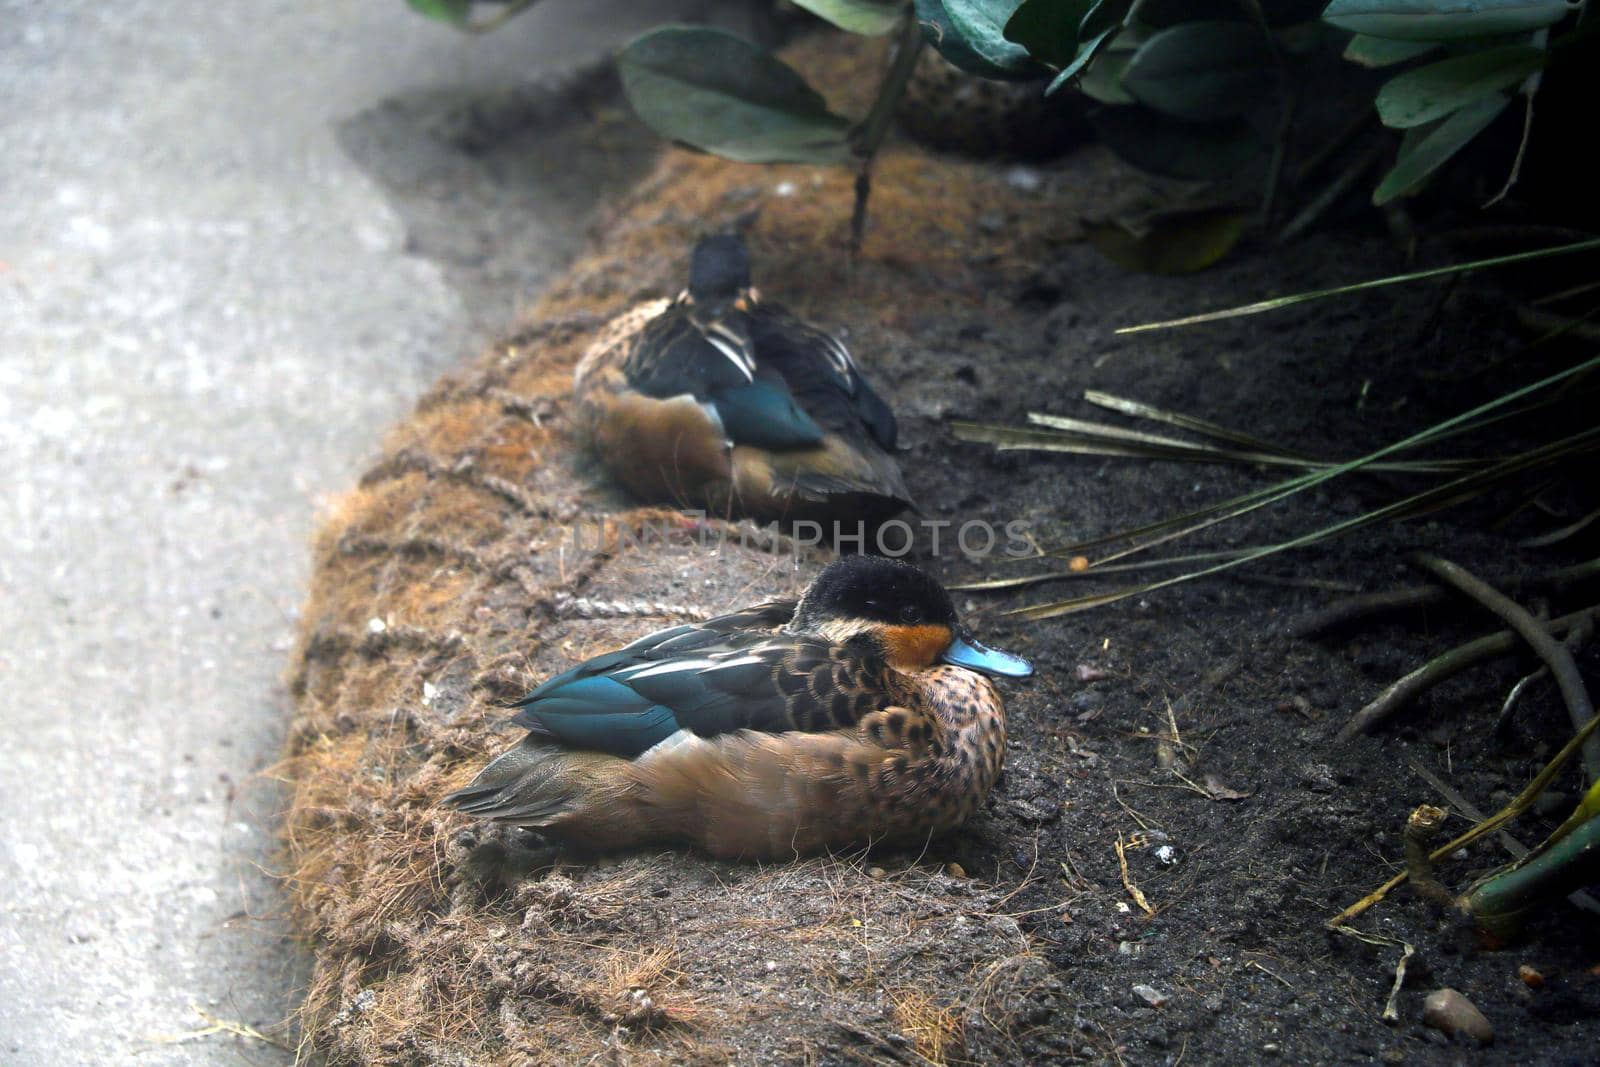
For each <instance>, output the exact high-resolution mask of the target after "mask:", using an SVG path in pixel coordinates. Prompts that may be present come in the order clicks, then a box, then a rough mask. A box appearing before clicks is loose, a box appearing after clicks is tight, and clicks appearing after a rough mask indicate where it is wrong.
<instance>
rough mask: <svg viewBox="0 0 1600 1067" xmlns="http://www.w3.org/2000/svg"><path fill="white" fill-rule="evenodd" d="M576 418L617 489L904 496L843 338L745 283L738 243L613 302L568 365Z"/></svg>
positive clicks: (789, 497) (824, 502)
mask: <svg viewBox="0 0 1600 1067" xmlns="http://www.w3.org/2000/svg"><path fill="white" fill-rule="evenodd" d="M573 393H574V395H575V396H576V398H577V400H578V415H577V421H578V428H579V431H580V433H581V435H582V436H583V437H584V438H586V439H587V441H588V443H589V444H590V446H591V447H592V448H593V449H594V451H595V452H596V454H598V455H599V457H600V459H601V460H602V462H604V463H605V465H606V467H607V469H608V470H609V471H610V472H611V474H612V476H613V477H615V478H616V479H617V480H618V481H619V482H621V483H622V484H623V486H624V487H626V488H627V489H628V491H629V492H631V493H633V494H634V495H636V496H639V497H643V498H645V499H650V500H668V501H673V502H676V503H694V504H701V505H704V506H705V507H707V508H708V509H709V510H711V511H713V512H715V513H718V514H730V515H749V516H752V517H755V518H758V519H763V520H765V519H802V518H809V519H827V518H835V517H847V518H866V519H868V520H869V521H870V520H875V519H883V518H887V517H888V516H889V515H892V514H893V513H894V512H896V511H899V510H900V509H902V508H904V507H906V506H907V505H909V504H910V503H911V494H910V492H909V491H908V490H907V489H906V486H905V482H904V481H903V480H902V478H901V475H900V469H899V466H898V465H897V464H896V463H895V460H894V458H893V456H892V453H893V451H894V448H895V438H896V426H895V420H894V415H893V414H892V413H891V412H890V411H889V408H888V407H887V405H885V404H884V403H883V401H882V400H881V399H879V397H878V395H877V394H876V393H875V392H874V391H873V390H872V387H871V385H870V384H868V382H867V381H866V379H865V378H864V377H863V376H862V374H861V372H860V369H859V368H858V367H857V366H856V363H855V361H854V360H853V359H852V358H851V356H850V353H849V351H848V350H846V349H845V347H844V345H843V344H841V343H840V342H839V340H838V339H837V338H835V337H833V336H832V335H830V334H828V333H826V332H824V331H822V330H819V329H817V328H816V327H814V326H811V325H810V324H808V323H806V322H804V321H802V320H801V319H799V318H798V317H796V316H795V315H793V314H791V313H789V312H788V311H786V310H785V309H783V308H782V307H780V306H778V305H776V304H773V303H770V302H767V301H763V300H762V299H761V296H760V294H759V293H758V292H757V290H756V289H755V288H753V287H752V286H751V285H750V279H749V266H748V261H747V259H746V257H745V251H744V246H743V244H742V243H740V242H739V240H738V238H735V237H728V236H723V237H712V238H707V239H706V240H704V241H702V242H701V243H700V244H699V245H698V246H696V248H695V252H694V261H693V264H692V269H691V273H690V279H689V287H688V288H687V289H685V290H684V291H683V292H682V293H680V294H679V295H678V296H677V297H676V298H674V299H672V300H655V301H651V302H648V303H645V304H641V305H639V306H638V307H635V308H633V309H631V310H630V311H628V312H626V313H624V314H623V315H621V316H620V317H618V318H617V319H616V320H614V321H613V322H612V323H610V324H609V325H608V326H607V328H606V329H605V331H604V332H603V333H602V334H601V336H600V337H599V338H597V339H596V340H595V342H594V344H593V345H592V346H591V347H590V349H589V351H588V352H587V353H585V355H584V357H583V359H582V361H581V362H580V363H579V364H578V367H577V370H576V371H575V372H574V374H573Z"/></svg>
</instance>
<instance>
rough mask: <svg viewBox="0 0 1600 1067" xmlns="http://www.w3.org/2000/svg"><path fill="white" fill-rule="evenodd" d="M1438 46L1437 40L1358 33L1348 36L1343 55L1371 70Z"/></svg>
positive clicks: (1393, 63) (1399, 61)
mask: <svg viewBox="0 0 1600 1067" xmlns="http://www.w3.org/2000/svg"><path fill="white" fill-rule="evenodd" d="M1438 47H1439V42H1438V41H1396V40H1392V39H1390V38H1388V37H1369V36H1367V35H1366V34H1364V33H1358V34H1356V35H1355V36H1354V37H1352V38H1350V44H1349V45H1348V46H1346V48H1345V50H1344V57H1345V58H1346V59H1348V60H1349V61H1350V62H1352V63H1357V64H1359V65H1361V66H1363V67H1369V68H1371V69H1373V70H1376V69H1378V68H1379V67H1392V66H1394V65H1395V64H1396V63H1404V62H1405V61H1406V60H1408V59H1416V58H1417V57H1418V56H1421V55H1426V54H1427V53H1429V52H1431V51H1433V50H1434V49H1435V48H1438Z"/></svg>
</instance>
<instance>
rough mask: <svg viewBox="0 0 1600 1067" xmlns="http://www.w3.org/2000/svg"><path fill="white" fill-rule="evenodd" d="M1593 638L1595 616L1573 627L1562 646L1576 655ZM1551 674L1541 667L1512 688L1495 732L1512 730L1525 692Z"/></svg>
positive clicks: (1496, 718) (1497, 720)
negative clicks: (1512, 717)
mask: <svg viewBox="0 0 1600 1067" xmlns="http://www.w3.org/2000/svg"><path fill="white" fill-rule="evenodd" d="M1593 636H1594V616H1592V615H1585V616H1584V617H1583V618H1581V619H1579V620H1578V621H1577V623H1575V624H1574V625H1573V627H1572V629H1571V630H1570V631H1569V632H1568V633H1567V639H1566V640H1565V641H1563V642H1562V644H1564V645H1566V646H1567V649H1568V650H1569V651H1571V652H1572V653H1573V654H1574V655H1576V654H1577V652H1578V650H1579V649H1581V648H1582V647H1583V646H1584V645H1586V644H1588V643H1589V639H1590V638H1591V637H1593ZM1549 674H1550V668H1549V667H1540V668H1539V669H1538V670H1536V671H1534V672H1533V673H1532V674H1526V675H1523V677H1522V678H1521V680H1519V681H1518V682H1517V684H1516V685H1514V686H1512V687H1511V692H1509V693H1507V694H1506V699H1505V703H1503V704H1501V705H1500V714H1499V715H1497V716H1496V717H1495V720H1494V732H1495V733H1496V734H1503V733H1505V732H1506V731H1507V730H1509V729H1510V728H1511V715H1512V713H1513V712H1514V711H1516V708H1517V701H1518V700H1520V699H1521V697H1522V693H1523V691H1524V690H1525V689H1527V688H1528V686H1530V685H1532V684H1533V683H1534V682H1537V681H1539V680H1540V679H1542V678H1545V677H1547V676H1548V675H1549Z"/></svg>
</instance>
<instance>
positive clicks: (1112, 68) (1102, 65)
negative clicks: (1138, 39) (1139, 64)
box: [1078, 47, 1136, 104]
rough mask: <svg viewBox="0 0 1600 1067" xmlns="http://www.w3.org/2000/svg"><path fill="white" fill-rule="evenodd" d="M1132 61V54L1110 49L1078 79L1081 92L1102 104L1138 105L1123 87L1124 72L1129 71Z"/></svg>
mask: <svg viewBox="0 0 1600 1067" xmlns="http://www.w3.org/2000/svg"><path fill="white" fill-rule="evenodd" d="M1132 59H1133V53H1132V52H1119V51H1117V50H1116V49H1115V48H1114V47H1113V48H1110V49H1108V50H1107V51H1106V53H1105V54H1104V55H1102V56H1101V57H1100V58H1099V59H1098V60H1096V61H1095V64H1094V66H1092V67H1090V68H1089V69H1088V70H1087V71H1085V72H1084V75H1083V77H1082V78H1079V79H1078V89H1079V91H1080V92H1082V93H1083V95H1084V96H1087V97H1089V98H1090V99H1091V100H1098V101H1100V102H1101V103H1102V104H1132V103H1136V101H1135V100H1134V99H1133V94H1132V93H1130V92H1128V90H1126V89H1124V88H1123V87H1122V72H1123V71H1125V70H1127V69H1128V62H1129V61H1130V60H1132Z"/></svg>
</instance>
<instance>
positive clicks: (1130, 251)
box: [1083, 207, 1249, 274]
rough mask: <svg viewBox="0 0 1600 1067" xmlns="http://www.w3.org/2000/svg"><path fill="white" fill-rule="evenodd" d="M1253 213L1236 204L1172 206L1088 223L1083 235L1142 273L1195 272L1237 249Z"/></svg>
mask: <svg viewBox="0 0 1600 1067" xmlns="http://www.w3.org/2000/svg"><path fill="white" fill-rule="evenodd" d="M1248 218H1249V216H1248V215H1247V214H1246V213H1245V212H1243V211H1239V210H1237V209H1235V208H1216V207H1212V208H1202V209H1200V210H1190V211H1171V212H1164V213H1162V214H1160V215H1154V216H1151V217H1149V218H1146V219H1141V220H1139V221H1138V222H1135V223H1128V222H1124V221H1120V220H1112V221H1109V222H1091V223H1085V224H1084V228H1083V229H1084V235H1085V236H1086V237H1088V238H1089V243H1090V244H1092V245H1094V246H1095V248H1097V249H1099V250H1100V254H1101V255H1103V256H1105V257H1106V258H1107V259H1109V260H1111V262H1113V263H1115V264H1116V265H1117V266H1119V267H1124V268H1126V269H1128V270H1133V271H1138V272H1140V273H1141V274H1193V273H1194V272H1195V271H1200V270H1205V269H1206V268H1207V267H1209V266H1211V265H1212V264H1213V263H1215V262H1217V261H1218V260H1219V259H1221V258H1222V257H1223V256H1225V255H1227V254H1228V253H1229V252H1230V251H1232V250H1233V246H1234V245H1236V244H1238V243H1239V238H1240V237H1241V236H1242V235H1243V234H1244V228H1245V223H1246V221H1247V220H1248Z"/></svg>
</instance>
